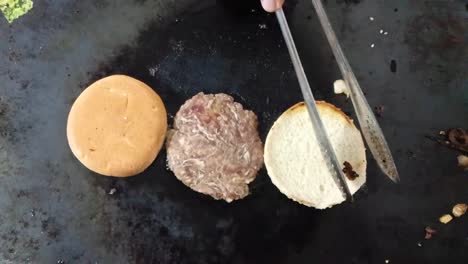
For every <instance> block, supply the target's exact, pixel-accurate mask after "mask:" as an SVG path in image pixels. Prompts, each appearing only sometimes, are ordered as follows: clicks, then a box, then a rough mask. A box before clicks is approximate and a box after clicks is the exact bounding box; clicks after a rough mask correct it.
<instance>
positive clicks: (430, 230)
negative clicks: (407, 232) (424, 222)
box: [424, 226, 437, 239]
mask: <svg viewBox="0 0 468 264" xmlns="http://www.w3.org/2000/svg"><path fill="white" fill-rule="evenodd" d="M424 230H425V231H426V235H425V236H424V238H425V239H431V238H432V236H434V235H435V234H437V230H435V229H434V228H432V227H430V226H426V228H424Z"/></svg>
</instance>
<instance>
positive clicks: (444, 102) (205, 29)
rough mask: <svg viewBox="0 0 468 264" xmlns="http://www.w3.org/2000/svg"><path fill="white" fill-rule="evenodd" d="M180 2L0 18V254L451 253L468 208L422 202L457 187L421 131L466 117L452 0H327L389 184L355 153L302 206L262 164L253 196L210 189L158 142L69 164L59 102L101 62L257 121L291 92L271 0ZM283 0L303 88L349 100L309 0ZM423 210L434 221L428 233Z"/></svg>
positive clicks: (279, 107) (293, 257)
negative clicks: (351, 165)
mask: <svg viewBox="0 0 468 264" xmlns="http://www.w3.org/2000/svg"><path fill="white" fill-rule="evenodd" d="M193 2H196V1H189V0H186V1H162V0H161V1H155V0H154V1H151V0H147V1H142V0H134V1H123V0H114V1H106V0H100V1H90V0H83V1H71V0H61V1H58V0H48V1H36V2H35V7H34V9H33V10H32V12H31V13H30V14H28V15H27V16H25V17H24V18H22V19H20V20H19V21H17V22H16V23H14V24H12V25H11V26H9V25H8V24H7V23H6V22H5V20H0V43H1V44H0V54H1V55H0V262H1V263H57V262H62V261H63V262H65V263H310V262H318V263H337V262H338V263H343V262H347V263H384V261H385V260H386V259H388V260H390V263H442V262H443V263H466V262H467V253H466V249H467V247H468V238H467V237H468V225H467V223H468V217H466V216H465V217H464V218H461V219H455V220H453V221H452V222H451V223H449V224H447V225H444V226H442V225H441V224H438V223H437V218H438V217H439V216H440V215H442V214H445V213H448V212H449V211H450V209H451V206H452V205H453V204H455V203H457V202H468V201H467V200H466V199H468V188H467V187H468V175H467V174H466V173H463V172H462V171H461V170H460V169H459V168H457V167H456V155H457V153H455V152H453V151H452V150H448V149H444V148H442V147H440V146H438V145H435V144H434V143H433V142H429V141H427V140H426V139H425V138H424V135H425V134H427V133H431V132H437V131H438V130H440V129H443V128H447V127H457V126H465V127H466V124H467V121H468V86H467V85H468V84H467V77H466V69H467V66H468V65H467V61H468V57H467V54H468V52H467V45H466V34H467V32H466V30H467V24H466V20H467V14H468V11H467V6H466V1H461V0H458V1H457V0H454V1H422V0H421V1H403V0H402V1H358V0H353V1H351V0H349V1H348V0H337V1H334V0H328V1H326V2H327V6H326V8H327V10H328V12H329V16H330V18H331V19H332V23H333V24H334V26H335V28H336V30H337V34H338V37H339V38H340V40H342V42H343V43H342V45H343V48H344V49H345V52H346V53H347V55H348V59H349V60H350V63H351V64H352V66H353V68H354V70H355V71H356V75H357V77H358V79H359V80H360V82H361V85H362V87H363V89H364V90H365V92H366V93H367V97H368V100H369V102H370V104H371V105H372V106H379V105H383V106H384V112H383V114H382V118H380V122H381V125H382V129H383V131H384V133H385V134H386V136H387V139H388V142H389V144H390V147H391V148H392V150H393V152H394V155H395V158H396V163H397V165H398V166H399V171H400V174H401V183H400V185H394V184H392V183H390V181H389V180H388V179H386V178H385V177H384V176H383V175H381V174H380V173H379V171H378V169H377V168H376V166H375V165H374V164H373V163H372V162H370V163H371V165H370V166H369V169H368V183H367V186H366V188H365V189H364V190H362V191H360V192H359V194H358V195H357V197H356V202H355V203H353V204H344V205H340V206H337V207H335V208H333V209H329V210H325V211H318V210H314V209H309V208H306V207H304V206H301V205H298V204H296V203H294V202H292V201H290V200H288V199H287V198H285V197H284V196H283V195H282V194H281V193H279V192H278V191H277V190H276V188H275V187H274V186H273V185H272V184H271V182H270V180H269V179H268V177H267V175H266V173H265V171H262V173H261V174H260V175H259V177H258V179H257V180H256V181H255V182H254V184H253V185H252V187H253V188H252V195H251V196H249V197H248V198H246V199H245V200H242V201H239V202H235V203H232V204H226V203H224V202H220V201H213V200H211V199H209V198H207V197H204V196H202V195H199V194H197V193H194V192H192V191H191V190H189V189H188V188H187V187H185V186H184V185H183V184H182V183H180V182H178V181H177V180H176V178H175V177H174V176H173V175H172V174H171V173H170V172H168V171H167V170H166V169H165V162H164V158H165V154H164V153H162V154H161V155H160V157H159V158H158V160H157V161H156V162H155V163H154V164H153V165H152V166H151V167H150V168H149V169H148V170H147V171H146V172H145V173H143V174H142V175H139V176H137V177H133V178H130V179H111V178H105V177H101V176H98V175H95V174H93V173H91V172H89V171H88V170H86V169H85V168H84V167H83V166H81V165H80V164H79V163H78V162H77V161H76V160H75V159H74V157H73V156H72V154H71V152H70V150H69V148H68V146H67V142H66V137H65V123H66V117H67V114H68V110H69V108H70V106H71V104H72V102H73V100H74V99H75V98H76V96H77V95H78V94H79V93H80V91H81V90H82V89H83V88H84V87H86V86H87V85H88V84H90V83H91V82H93V81H94V80H96V79H97V78H99V77H102V76H105V75H108V74H112V73H125V74H129V75H132V76H134V77H136V78H138V79H141V80H142V81H145V82H146V83H148V84H149V85H150V86H152V87H154V88H155V89H156V90H157V91H158V92H159V93H160V95H161V96H162V98H163V99H164V100H165V102H166V103H167V108H168V111H169V113H170V114H171V115H173V114H175V112H176V111H177V109H178V107H179V106H180V105H181V103H182V102H183V101H185V100H186V99H187V98H189V97H190V96H192V95H193V94H195V93H197V92H198V91H205V92H221V91H223V92H227V93H229V94H232V95H234V96H235V97H236V98H237V99H238V100H239V101H241V102H242V103H243V104H244V105H245V106H246V107H249V108H251V109H253V110H254V111H255V112H257V113H258V115H259V119H260V122H261V127H260V129H261V134H262V137H263V139H264V138H265V135H266V132H267V131H268V128H269V127H270V126H271V124H272V122H273V121H274V119H275V118H276V117H277V116H278V115H279V114H280V113H281V112H282V111H283V110H284V109H286V108H287V107H288V106H290V105H292V104H293V103H295V102H297V101H298V100H300V91H299V88H298V84H297V80H296V78H295V75H294V72H293V71H292V65H291V63H290V60H289V56H288V54H287V50H286V47H285V46H284V43H283V41H282V38H281V34H280V32H279V28H278V25H277V23H276V21H275V19H274V16H272V15H266V14H264V13H263V12H261V11H260V10H259V7H258V3H257V2H256V1H247V0H246V1H241V4H239V1H226V2H231V4H223V2H221V1H204V6H201V7H198V8H197V9H196V10H194V9H193V8H190V6H191V4H192V3H193ZM198 2H199V1H198ZM233 2H236V4H232V3H233ZM244 3H245V5H243V4H244ZM289 3H290V4H289V5H288V6H287V8H286V12H287V14H288V17H290V20H291V26H292V30H293V34H294V36H295V40H296V43H297V45H298V48H299V52H300V53H301V58H302V60H303V62H304V66H305V69H306V72H307V74H308V77H309V80H310V82H311V85H312V86H313V87H314V89H315V92H316V95H317V97H318V98H319V99H326V100H328V101H331V102H333V103H336V104H338V105H339V106H341V107H342V108H344V109H345V110H346V111H349V110H350V109H351V105H350V103H349V102H346V101H345V100H344V99H343V98H342V97H338V96H334V95H333V94H332V88H331V87H332V82H333V81H334V80H335V79H336V78H338V77H339V74H338V69H337V67H336V65H335V62H334V59H333V57H332V54H331V51H330V50H329V48H328V45H327V43H326V40H325V38H324V36H323V34H322V32H321V29H320V27H319V24H318V21H317V20H316V19H315V17H314V11H313V10H312V7H311V4H310V3H309V1H289ZM252 9H254V10H252ZM187 10H192V11H191V12H188V11H187ZM369 17H373V18H374V20H373V21H371V20H370V19H369ZM381 28H382V29H383V30H384V31H387V32H388V35H384V34H380V33H379V30H380V29H381ZM372 43H373V44H374V45H375V46H374V48H371V47H370V46H371V44H372ZM392 61H393V62H392ZM112 188H115V189H116V193H115V194H113V195H109V194H108V193H109V191H110V190H111V189H112ZM427 225H432V226H434V227H436V228H437V229H438V230H439V233H438V234H437V235H436V236H435V237H434V238H433V239H431V240H424V227H425V226H427ZM418 243H420V245H421V246H418ZM337 249H340V254H337V251H336V250H337Z"/></svg>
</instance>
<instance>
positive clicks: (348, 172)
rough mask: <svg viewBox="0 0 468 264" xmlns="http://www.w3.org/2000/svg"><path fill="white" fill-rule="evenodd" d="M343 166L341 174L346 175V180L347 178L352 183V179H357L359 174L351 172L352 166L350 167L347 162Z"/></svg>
mask: <svg viewBox="0 0 468 264" xmlns="http://www.w3.org/2000/svg"><path fill="white" fill-rule="evenodd" d="M343 165H344V168H343V173H344V174H345V175H346V178H348V179H349V180H350V181H353V180H354V179H356V178H357V177H359V174H357V173H356V172H355V171H354V170H353V166H351V164H350V163H349V162H347V161H345V162H344V163H343Z"/></svg>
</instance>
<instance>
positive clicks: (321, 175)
mask: <svg viewBox="0 0 468 264" xmlns="http://www.w3.org/2000/svg"><path fill="white" fill-rule="evenodd" d="M316 103H317V108H318V111H319V114H320V117H321V120H322V122H323V124H324V126H325V130H326V132H327V135H328V137H329V139H330V142H331V144H332V146H333V149H334V150H335V152H336V156H337V158H338V161H339V162H340V165H341V166H342V168H344V162H345V161H347V162H349V163H350V164H351V166H352V168H353V170H354V171H355V172H356V173H357V174H358V175H359V176H358V177H357V178H355V179H354V180H349V179H346V181H347V184H348V186H349V189H350V191H351V193H353V194H354V193H355V192H356V191H357V190H358V189H359V188H360V187H361V186H362V185H363V184H364V183H365V182H366V166H367V162H366V151H365V146H364V142H363V140H362V137H361V133H360V132H359V130H358V129H357V128H356V127H355V126H354V123H353V121H352V120H351V119H350V118H349V117H348V116H346V114H344V113H343V112H342V111H341V110H340V109H338V108H336V107H335V106H334V105H332V104H329V103H326V102H321V101H317V102H316ZM264 153H265V154H264V155H265V156H264V159H265V165H266V168H267V171H268V175H269V176H270V178H271V181H272V182H273V184H274V185H275V186H276V187H277V188H278V189H279V190H280V191H281V192H282V193H283V194H285V195H286V196H287V197H289V198H290V199H292V200H294V201H297V202H299V203H301V204H304V205H306V206H310V207H315V208H317V209H325V208H328V207H332V206H333V205H336V204H339V203H341V202H343V201H344V198H343V196H342V194H341V191H340V189H339V187H338V186H337V185H336V183H335V181H334V180H333V178H332V176H331V174H330V171H329V170H328V168H327V166H326V163H325V161H324V158H323V156H322V154H321V152H320V148H319V146H318V144H317V140H316V139H315V136H314V131H313V128H312V124H311V121H310V119H309V113H308V111H307V107H306V105H305V104H304V103H303V102H301V103H298V104H296V105H294V106H292V107H291V108H289V109H288V110H287V111H286V112H284V113H283V114H282V115H281V116H280V117H279V118H278V120H276V122H275V123H274V124H273V126H272V128H271V129H270V131H269V132H268V136H267V139H266V143H265V151H264Z"/></svg>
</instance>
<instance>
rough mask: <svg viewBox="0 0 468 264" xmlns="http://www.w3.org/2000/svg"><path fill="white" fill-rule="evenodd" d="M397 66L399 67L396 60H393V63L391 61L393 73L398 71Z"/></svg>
mask: <svg viewBox="0 0 468 264" xmlns="http://www.w3.org/2000/svg"><path fill="white" fill-rule="evenodd" d="M396 66H397V65H396V60H391V61H390V71H391V72H393V73H395V72H396V69H397V67H396Z"/></svg>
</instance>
